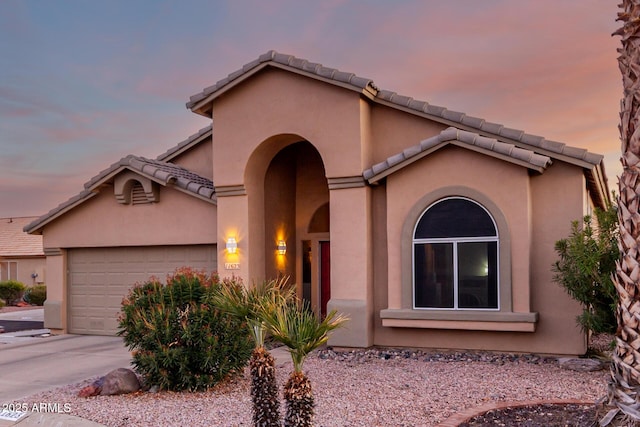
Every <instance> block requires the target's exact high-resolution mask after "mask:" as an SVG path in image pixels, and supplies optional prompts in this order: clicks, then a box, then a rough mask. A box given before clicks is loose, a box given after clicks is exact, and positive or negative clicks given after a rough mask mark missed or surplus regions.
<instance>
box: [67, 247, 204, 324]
mask: <svg viewBox="0 0 640 427" xmlns="http://www.w3.org/2000/svg"><path fill="white" fill-rule="evenodd" d="M216 253H217V251H216V246H215V245H194V246H163V247H156V246H153V247H130V248H129V247H128V248H86V249H71V250H69V260H68V263H69V332H70V333H73V334H92V335H115V334H116V331H117V329H118V315H119V313H120V304H121V302H122V298H124V297H125V296H126V294H127V293H128V292H129V289H130V288H131V286H133V285H134V284H136V283H143V282H145V281H146V280H148V279H149V277H151V276H156V277H158V278H159V279H160V280H161V281H162V282H163V283H164V280H165V278H166V276H167V274H169V273H172V272H173V271H174V270H175V269H176V268H178V267H183V266H189V267H192V268H194V269H196V270H205V271H207V272H211V271H214V270H215V269H216V266H217V263H216Z"/></svg>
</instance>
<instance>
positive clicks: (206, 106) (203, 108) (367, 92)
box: [186, 61, 377, 118]
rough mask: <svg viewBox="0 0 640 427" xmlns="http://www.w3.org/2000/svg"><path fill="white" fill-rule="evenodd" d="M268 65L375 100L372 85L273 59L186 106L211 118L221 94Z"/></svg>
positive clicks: (374, 91)
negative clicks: (323, 74)
mask: <svg viewBox="0 0 640 427" xmlns="http://www.w3.org/2000/svg"><path fill="white" fill-rule="evenodd" d="M267 67H273V68H278V69H281V70H284V71H288V72H291V73H294V74H298V75H301V76H304V77H309V78H311V79H314V80H318V81H321V82H324V83H329V84H331V85H334V86H338V87H341V88H344V89H347V90H350V91H353V92H357V93H360V94H361V95H363V96H365V97H366V98H368V99H370V100H374V99H375V96H376V93H377V91H376V90H375V89H374V88H372V87H371V86H366V87H365V88H364V89H363V88H360V87H358V86H354V85H352V84H350V83H347V82H342V81H339V80H335V79H331V78H327V77H324V76H321V75H318V74H315V73H311V72H308V71H305V70H301V69H299V68H295V67H291V66H288V65H286V64H281V63H279V62H273V61H268V62H263V63H261V64H260V65H257V66H255V67H253V68H252V69H251V70H248V71H246V72H244V73H243V74H242V75H240V76H239V77H237V78H235V79H234V80H232V81H230V82H229V83H227V84H225V85H224V86H222V87H221V88H220V89H217V90H215V91H213V92H211V93H210V94H208V95H207V96H206V97H205V98H203V99H201V100H199V101H195V102H191V101H190V102H187V104H186V106H187V108H188V109H190V110H191V111H192V112H194V113H196V114H200V115H202V116H205V117H208V118H211V117H212V111H213V108H212V106H211V103H212V102H213V101H214V100H215V99H216V98H218V97H219V96H221V95H223V94H224V93H226V92H228V91H229V90H231V89H233V88H235V87H236V86H238V85H239V84H241V83H242V82H244V81H245V80H247V79H249V78H251V77H252V76H253V75H255V74H257V73H259V72H260V71H262V70H263V69H265V68H267Z"/></svg>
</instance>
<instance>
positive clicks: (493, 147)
mask: <svg viewBox="0 0 640 427" xmlns="http://www.w3.org/2000/svg"><path fill="white" fill-rule="evenodd" d="M449 144H454V145H458V146H461V147H464V148H469V149H472V150H474V151H478V152H481V153H484V154H487V155H490V156H492V157H497V158H500V159H503V160H506V161H509V162H512V163H515V164H518V165H521V166H525V167H527V168H529V169H533V170H536V171H538V172H542V171H544V169H546V168H547V166H549V165H550V164H551V158H549V157H547V156H544V155H541V154H536V153H535V152H534V151H532V150H527V149H524V148H519V147H516V146H515V145H514V144H510V143H507V142H501V141H498V140H496V139H494V138H487V137H485V136H481V135H478V134H477V133H473V132H467V131H464V130H460V129H457V128H454V127H449V128H447V129H445V130H443V131H442V132H440V133H439V134H438V135H434V136H432V137H430V138H427V139H425V140H423V141H421V142H420V143H419V144H417V145H414V146H412V147H409V148H407V149H405V150H403V151H402V152H400V153H398V154H394V155H393V156H390V157H388V158H387V159H386V160H384V161H383V162H380V163H377V164H375V165H373V166H372V167H371V168H369V169H367V170H365V171H364V172H363V174H362V175H363V177H364V179H366V180H367V181H369V183H375V182H378V181H379V180H381V179H382V178H384V177H386V176H388V175H390V174H392V173H393V172H395V171H397V170H399V169H402V168H403V167H405V166H407V165H410V164H411V163H413V162H415V161H416V160H419V159H421V158H422V157H424V156H426V155H428V154H430V153H433V152H434V151H436V150H438V149H440V148H442V147H444V146H446V145H449Z"/></svg>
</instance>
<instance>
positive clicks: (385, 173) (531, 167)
mask: <svg viewBox="0 0 640 427" xmlns="http://www.w3.org/2000/svg"><path fill="white" fill-rule="evenodd" d="M447 145H455V146H457V147H461V148H464V149H467V150H471V151H475V152H477V153H480V154H484V155H487V156H490V157H493V158H496V159H499V160H503V161H506V162H509V163H512V164H515V165H517V166H522V167H525V168H527V169H529V170H532V171H535V172H537V173H540V174H542V173H543V172H544V171H545V170H546V167H543V166H538V165H534V164H533V163H529V162H526V161H524V160H520V159H516V158H513V157H511V156H507V155H505V154H501V153H496V152H495V151H491V150H487V149H485V148H482V147H478V146H477V145H471V144H467V143H465V142H461V141H458V140H446V141H442V142H440V143H439V144H437V145H434V146H433V147H430V148H429V149H427V150H424V151H421V152H420V153H418V154H416V155H414V156H411V157H410V158H408V159H405V160H403V161H401V162H398V163H397V164H395V165H393V166H391V167H389V168H387V169H385V170H384V171H382V172H380V173H378V174H375V175H373V176H372V177H371V178H369V179H367V182H368V183H369V184H370V185H376V184H378V183H379V182H380V181H381V180H382V179H384V178H386V177H387V176H389V175H392V174H393V173H395V172H397V171H399V170H400V169H403V168H404V167H406V166H408V165H410V164H411V163H414V162H417V161H418V160H420V159H422V158H423V157H426V156H428V155H429V154H431V153H433V152H435V151H437V150H439V149H441V148H443V147H446V146H447Z"/></svg>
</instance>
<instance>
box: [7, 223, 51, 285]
mask: <svg viewBox="0 0 640 427" xmlns="http://www.w3.org/2000/svg"><path fill="white" fill-rule="evenodd" d="M36 219H37V217H19V218H0V282H2V281H5V280H17V281H18V282H22V284H24V285H25V286H33V285H38V284H43V283H44V282H45V263H46V260H45V256H44V251H43V249H42V236H38V235H34V234H27V233H25V231H24V230H23V228H24V227H25V226H26V225H27V224H29V223H31V222H33V221H34V220H36Z"/></svg>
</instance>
